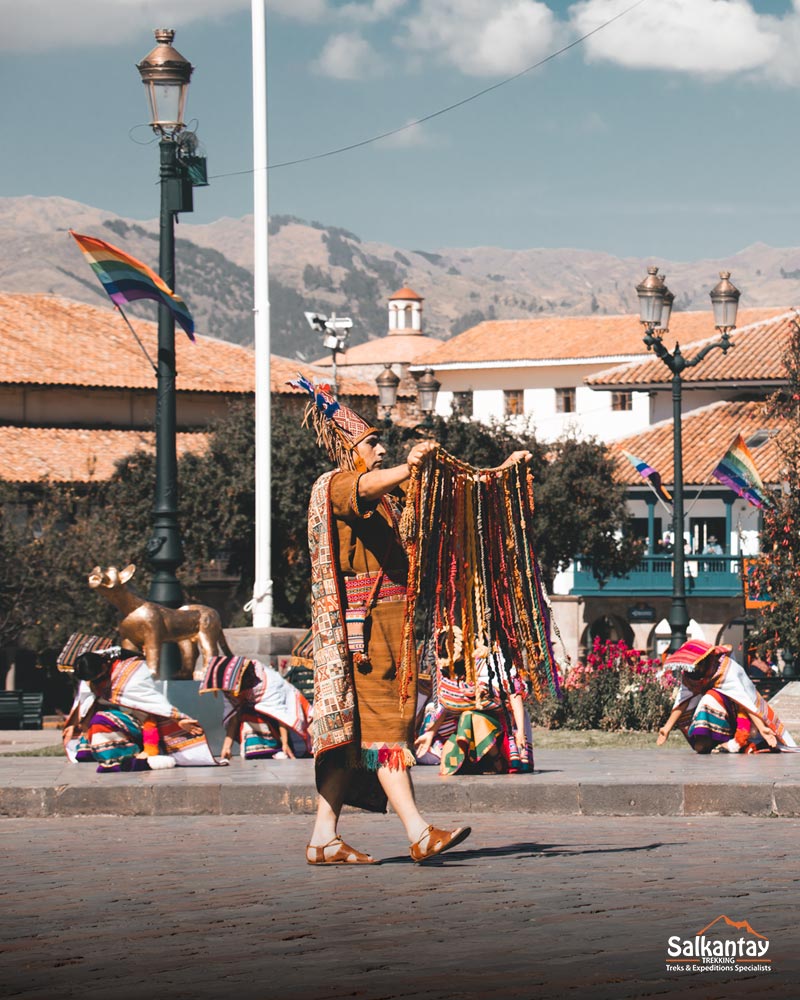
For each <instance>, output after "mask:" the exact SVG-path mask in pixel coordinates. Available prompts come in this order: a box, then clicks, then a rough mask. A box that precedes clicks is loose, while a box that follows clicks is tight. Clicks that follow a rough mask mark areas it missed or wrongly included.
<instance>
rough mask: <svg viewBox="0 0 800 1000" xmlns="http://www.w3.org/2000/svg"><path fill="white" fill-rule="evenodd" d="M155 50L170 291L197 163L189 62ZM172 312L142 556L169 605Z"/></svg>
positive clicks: (199, 175)
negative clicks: (189, 109) (180, 222)
mask: <svg viewBox="0 0 800 1000" xmlns="http://www.w3.org/2000/svg"><path fill="white" fill-rule="evenodd" d="M154 34H155V38H156V42H157V43H158V44H157V45H156V47H155V48H154V49H153V51H152V52H150V54H149V55H147V56H146V57H145V58H144V59H143V60H142V61H141V62H140V63H139V64H138V66H137V69H138V70H139V73H140V75H141V78H142V83H144V85H145V88H146V90H147V99H148V105H149V110H150V126H151V127H152V129H153V131H154V132H155V133H156V135H158V136H159V143H158V146H159V151H160V157H161V169H160V180H161V214H160V220H159V274H160V276H161V278H162V279H163V281H164V282H166V284H167V285H169V287H170V288H171V289H173V290H174V289H175V216H176V215H177V214H178V213H180V212H191V211H192V207H193V203H192V187H193V186H197V185H203V184H205V183H206V180H205V160H204V159H203V158H202V157H197V156H195V155H194V151H195V146H196V139H195V136H194V134H193V133H185V134H184V135H181V133H182V132H183V129H184V128H185V123H184V120H183V118H184V109H185V107H186V95H187V92H188V89H189V80H190V78H191V75H192V69H193V67H192V65H191V63H190V62H188V60H186V59H184V57H183V56H182V55H181V54H180V52H178V51H177V50H176V49H174V48H173V47H172V40H173V38H174V36H175V32H174V31H172V30H171V29H168V28H158V29H156V31H155V32H154ZM176 375H177V370H176V365H175V317H174V315H173V313H172V312H171V310H170V309H168V308H167V306H165V305H163V304H161V303H159V306H158V366H157V396H156V485H155V500H154V503H153V533H152V535H151V536H150V538H149V539H148V542H147V555H148V558H149V560H150V563H151V565H152V567H153V582H152V585H151V587H150V594H149V596H150V599H151V600H153V601H157V602H158V603H159V604H166V605H167V606H169V607H173V608H175V607H178V606H179V605H180V604H182V603H183V595H182V591H181V586H180V584H179V583H178V579H177V577H176V576H175V571H176V569H177V568H178V566H180V564H181V563H182V562H183V546H182V544H181V536H180V529H179V526H178V460H177V444H176V399H175V379H176ZM165 651H166V652H165V654H164V655H162V663H161V677H162V679H169V678H170V677H172V676H174V673H175V669H176V668H177V666H178V664H179V662H180V661H179V656H178V649H177V647H176V646H174V645H169V646H166V647H165Z"/></svg>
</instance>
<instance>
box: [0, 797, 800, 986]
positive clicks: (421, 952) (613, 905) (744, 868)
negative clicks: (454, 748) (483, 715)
mask: <svg viewBox="0 0 800 1000" xmlns="http://www.w3.org/2000/svg"><path fill="white" fill-rule="evenodd" d="M431 819H432V820H433V821H434V822H436V823H438V824H443V823H452V822H454V821H463V820H464V817H461V816H442V815H438V816H432V817H431ZM473 826H474V832H473V835H472V837H471V838H470V839H469V840H468V841H467V842H466V843H465V844H464V845H463V846H461V847H459V848H457V849H455V850H454V851H453V852H452V853H451V854H449V855H446V856H444V857H443V858H441V859H439V861H437V862H435V863H433V864H430V865H428V866H422V867H418V866H414V865H412V864H411V862H410V860H409V858H408V854H407V848H406V846H405V841H404V837H403V835H402V830H401V827H400V824H399V823H398V821H397V819H396V818H394V817H376V816H367V815H364V814H361V813H358V814H355V813H353V814H348V815H346V816H345V817H344V819H343V823H342V828H343V833H344V835H345V837H346V838H348V839H349V840H350V841H351V842H352V843H354V844H355V845H356V846H358V847H361V848H362V849H368V850H370V851H372V852H373V853H375V854H376V856H378V857H381V858H382V859H383V861H384V863H383V864H382V865H381V866H375V867H357V868H343V867H338V868H327V869H319V868H313V867H310V866H308V865H306V864H305V863H304V856H303V850H302V847H303V845H304V843H305V840H306V838H307V834H308V830H309V820H308V817H302V816H264V817H260V816H187V817H137V818H134V819H131V818H125V817H118V818H114V817H98V818H85V819H80V818H74V819H73V818H63V819H58V818H53V819H47V820H31V819H6V820H3V821H2V824H0V831H2V840H3V848H4V850H3V857H2V861H1V862H0V872H1V873H2V881H1V882H0V892H1V893H2V899H0V987H1V989H0V995H1V996H2V997H3V998H11V997H13V998H24V1000H55V998H72V997H80V998H82V1000H95V998H97V1000H100V998H103V1000H140V998H145V997H146V998H148V1000H151V998H156V997H168V998H173V997H187V998H192V1000H194V998H198V1000H206V998H215V1000H216V998H222V997H225V998H227V997H229V996H230V997H235V998H237V1000H343V998H359V1000H389V998H413V1000H468V998H469V1000H473V998H475V1000H478V998H481V1000H482V998H489V997H492V998H502V1000H506V998H508V1000H516V998H534V997H537V998H538V997H573V996H574V997H581V998H584V997H588V998H610V1000H616V998H638V997H677V996H685V995H687V994H688V995H690V996H691V997H692V998H695V997H696V998H719V1000H729V998H733V997H739V996H748V997H752V996H753V995H757V996H759V997H762V996H763V997H768V998H778V997H781V998H783V997H786V998H795V997H797V996H798V994H800V985H798V983H800V947H799V946H800V929H798V923H797V916H796V913H795V907H796V905H797V898H798V882H800V866H798V863H797V847H798V839H800V822H798V821H797V820H793V819H758V818H752V817H727V818H725V817H716V818H714V817H698V818H680V817H669V818H654V817H625V818H608V817H586V816H578V817H550V818H548V817H538V816H529V815H527V816H526V815H520V814H512V813H505V814H500V813H497V814H494V815H482V816H477V817H475V821H474V824H473ZM721 914H724V915H726V916H727V917H729V918H730V919H732V920H737V921H742V920H747V921H748V922H749V924H750V925H751V927H752V928H753V929H754V930H755V931H757V932H758V933H759V934H761V935H764V936H766V937H767V938H768V939H769V942H770V948H769V952H768V956H769V958H771V959H772V971H770V972H766V971H765V972H761V973H741V972H740V973H733V972H714V973H703V974H700V973H694V974H690V973H675V972H668V971H667V970H666V958H667V939H668V938H669V937H670V936H672V935H678V936H680V937H681V938H690V937H693V936H694V935H695V934H696V933H697V932H699V931H700V930H701V929H702V928H704V927H706V926H707V925H708V924H709V923H711V922H712V921H713V920H714V919H715V918H716V917H718V916H720V915H721Z"/></svg>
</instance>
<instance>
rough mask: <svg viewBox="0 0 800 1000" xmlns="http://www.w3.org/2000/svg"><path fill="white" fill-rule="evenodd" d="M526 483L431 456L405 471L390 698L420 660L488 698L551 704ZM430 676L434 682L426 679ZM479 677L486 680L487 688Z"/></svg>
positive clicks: (513, 474)
mask: <svg viewBox="0 0 800 1000" xmlns="http://www.w3.org/2000/svg"><path fill="white" fill-rule="evenodd" d="M533 514H534V494H533V476H532V475H531V473H530V471H529V470H528V468H527V466H526V465H525V464H524V463H516V464H513V465H510V466H508V467H506V468H500V469H475V468H473V467H472V466H469V465H466V464H465V463H463V462H460V461H459V460H458V459H456V458H454V457H453V456H452V455H449V454H448V453H447V452H446V451H444V450H442V449H441V448H440V449H437V450H436V451H435V452H432V453H431V456H430V457H429V459H428V460H427V461H426V462H425V463H424V464H423V465H422V466H419V467H416V468H414V469H412V471H411V480H410V483H409V487H408V492H407V495H406V505H405V508H404V511H403V515H402V518H401V521H400V533H401V536H402V538H403V542H404V544H405V546H406V548H407V551H408V556H409V575H408V603H407V610H406V619H405V623H404V629H403V656H402V664H403V668H402V673H401V677H400V698H401V703H403V702H404V701H405V700H406V699H407V697H408V690H409V683H410V679H411V664H413V663H414V656H415V649H416V646H417V642H416V637H415V636H416V634H418V633H419V631H420V629H421V633H422V635H423V637H424V639H423V650H426V649H431V648H434V647H435V652H434V653H433V657H434V658H438V659H439V661H440V662H441V661H442V659H446V660H448V661H449V666H450V674H451V676H452V674H453V668H454V665H455V656H454V650H455V646H456V641H457V640H456V636H458V638H459V640H461V641H463V645H461V649H460V652H459V657H463V665H462V664H461V661H460V659H459V665H458V670H459V672H460V673H461V676H462V677H463V680H464V681H465V682H466V683H467V684H471V685H475V684H476V681H477V680H479V678H478V673H479V671H482V672H483V675H482V676H483V682H484V684H488V687H489V690H490V692H491V691H492V689H493V688H494V686H495V685H496V686H497V687H498V689H499V692H498V693H499V695H500V697H503V693H504V692H508V691H515V690H519V689H520V685H522V686H523V687H524V689H525V690H527V691H528V692H529V693H530V694H531V695H532V696H533V697H535V698H536V699H537V700H541V699H542V698H543V697H544V696H545V695H546V694H548V693H550V694H553V695H555V696H558V694H559V685H558V672H557V669H556V663H555V656H554V654H553V647H552V643H551V640H550V627H549V625H550V623H549V615H548V606H547V601H546V598H545V595H544V590H543V587H542V580H541V573H540V570H539V565H538V562H537V560H536V554H535V552H534V550H533V544H532V527H533ZM432 673H433V674H435V673H436V672H435V671H433V672H432ZM487 674H488V678H487Z"/></svg>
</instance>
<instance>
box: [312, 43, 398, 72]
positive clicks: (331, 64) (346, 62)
mask: <svg viewBox="0 0 800 1000" xmlns="http://www.w3.org/2000/svg"><path fill="white" fill-rule="evenodd" d="M312 68H313V69H314V70H316V72H317V73H321V74H322V75H323V76H330V77H333V78H334V79H335V80H363V79H364V78H366V77H370V76H377V75H379V74H380V73H381V72H382V71H383V62H382V60H381V59H380V57H379V56H378V55H377V53H376V52H375V51H374V49H373V48H372V46H371V45H370V44H369V42H368V41H367V40H366V39H365V38H362V37H361V35H359V34H357V33H355V32H342V33H341V34H338V35H332V36H331V37H330V38H329V39H328V41H327V42H326V43H325V46H324V48H323V49H322V52H320V54H319V56H318V58H317V59H316V61H315V62H314V63H313V67H312Z"/></svg>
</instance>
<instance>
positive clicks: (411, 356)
mask: <svg viewBox="0 0 800 1000" xmlns="http://www.w3.org/2000/svg"><path fill="white" fill-rule="evenodd" d="M441 343H442V342H441V340H437V338H436V337H427V336H426V335H425V334H424V333H409V332H408V331H406V332H405V333H389V334H387V335H386V336H385V337H376V338H375V339H374V340H368V341H367V342H366V343H364V344H355V345H354V346H353V347H348V348H347V350H346V351H345V352H344V353H343V354H337V355H336V364H337V366H340V367H341V366H345V365H382V364H383V363H384V362H386V361H388V362H389V363H390V364H393V365H408V364H412V363H416V362H417V361H418V359H419V358H420V356H421V355H423V354H427V352H429V351H432V350H434V348H438V347H439V346H440V345H441ZM314 364H315V365H316V366H317V367H319V368H328V369H330V368H331V367H332V366H333V362H332V361H331V358H330V355H328V357H327V358H319V359H318V360H317V361H315V362H314Z"/></svg>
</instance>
